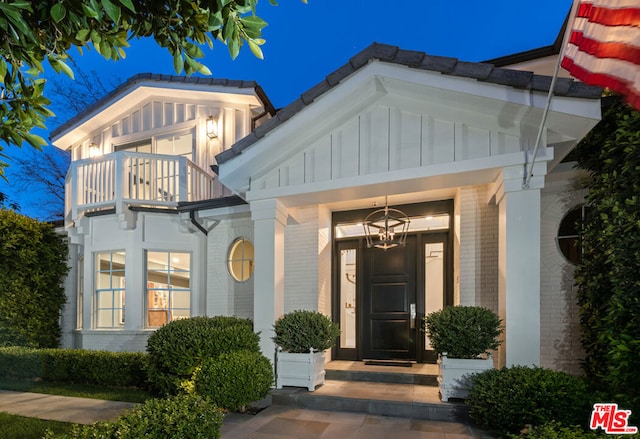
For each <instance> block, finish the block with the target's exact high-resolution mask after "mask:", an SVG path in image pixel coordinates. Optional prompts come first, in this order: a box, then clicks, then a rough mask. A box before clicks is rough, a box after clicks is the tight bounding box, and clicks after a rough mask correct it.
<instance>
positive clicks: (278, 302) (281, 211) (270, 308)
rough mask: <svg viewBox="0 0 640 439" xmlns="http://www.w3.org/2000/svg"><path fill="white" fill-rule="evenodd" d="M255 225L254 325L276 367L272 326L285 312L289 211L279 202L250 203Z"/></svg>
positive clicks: (261, 343) (263, 349) (272, 200)
mask: <svg viewBox="0 0 640 439" xmlns="http://www.w3.org/2000/svg"><path fill="white" fill-rule="evenodd" d="M251 219H253V221H254V241H255V242H254V244H255V245H254V248H255V253H254V261H255V270H254V273H253V279H254V292H253V321H254V330H255V331H256V332H260V350H261V351H262V354H263V355H264V356H265V357H267V358H269V359H270V360H271V361H272V362H273V364H274V365H275V357H274V353H275V345H274V343H273V341H271V337H273V335H274V334H273V324H274V323H275V321H276V319H277V318H278V317H280V316H281V315H282V314H283V312H284V228H285V224H286V221H287V210H286V208H285V207H284V206H283V205H282V203H281V202H280V201H279V200H277V199H270V200H258V201H252V202H251Z"/></svg>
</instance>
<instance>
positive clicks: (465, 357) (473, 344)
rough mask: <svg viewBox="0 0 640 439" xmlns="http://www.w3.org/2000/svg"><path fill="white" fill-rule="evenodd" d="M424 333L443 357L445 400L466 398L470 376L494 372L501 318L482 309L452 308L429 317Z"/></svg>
mask: <svg viewBox="0 0 640 439" xmlns="http://www.w3.org/2000/svg"><path fill="white" fill-rule="evenodd" d="M423 330H424V331H425V332H426V333H427V335H428V336H429V341H430V342H431V346H432V347H433V349H434V350H435V351H436V352H437V353H438V354H439V355H438V365H439V366H440V371H439V375H438V388H439V390H440V396H441V398H442V400H443V401H448V400H449V398H466V397H467V396H468V394H469V388H470V384H471V383H470V380H469V378H470V376H471V375H472V374H474V373H479V372H482V371H484V370H488V369H493V358H492V356H491V352H490V351H492V350H495V349H497V348H498V346H500V343H501V341H500V340H498V337H499V336H500V334H502V331H503V328H502V321H501V320H500V317H498V316H497V315H496V314H495V313H494V312H493V311H491V310H490V309H488V308H483V307H480V306H449V307H446V308H443V309H442V310H440V311H435V312H432V313H430V314H428V315H427V316H426V317H425V319H424V327H423Z"/></svg>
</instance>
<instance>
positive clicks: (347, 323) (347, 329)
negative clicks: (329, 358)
mask: <svg viewBox="0 0 640 439" xmlns="http://www.w3.org/2000/svg"><path fill="white" fill-rule="evenodd" d="M339 264H340V280H339V285H340V329H341V331H342V333H341V336H340V348H350V349H355V347H356V249H355V248H352V249H346V250H340V262H339Z"/></svg>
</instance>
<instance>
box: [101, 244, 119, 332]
mask: <svg viewBox="0 0 640 439" xmlns="http://www.w3.org/2000/svg"><path fill="white" fill-rule="evenodd" d="M95 270H96V275H95V280H96V283H95V288H96V290H95V301H94V302H95V308H96V309H95V316H96V319H95V326H96V327H97V328H116V327H122V326H123V325H124V316H125V311H124V306H125V295H126V293H125V253H124V252H105V253H98V254H96V267H95Z"/></svg>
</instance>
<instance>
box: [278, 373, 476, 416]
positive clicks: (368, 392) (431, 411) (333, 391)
mask: <svg viewBox="0 0 640 439" xmlns="http://www.w3.org/2000/svg"><path fill="white" fill-rule="evenodd" d="M271 398H272V403H273V404H278V405H284V406H290V407H295V408H299V409H311V410H328V411H347V412H358V413H367V414H371V415H380V416H397V417H403V418H412V419H422V420H431V421H448V422H466V421H467V407H466V405H465V404H464V403H458V402H451V403H448V402H442V401H440V397H439V395H438V389H437V387H431V386H422V385H415V384H397V383H380V382H378V383H374V382H367V381H341V380H332V379H327V380H326V381H325V383H324V385H322V386H318V387H317V388H316V390H315V391H314V392H309V391H308V390H307V389H304V388H298V387H284V388H282V389H274V390H273V391H272V393H271Z"/></svg>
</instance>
